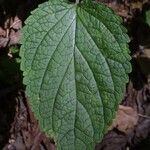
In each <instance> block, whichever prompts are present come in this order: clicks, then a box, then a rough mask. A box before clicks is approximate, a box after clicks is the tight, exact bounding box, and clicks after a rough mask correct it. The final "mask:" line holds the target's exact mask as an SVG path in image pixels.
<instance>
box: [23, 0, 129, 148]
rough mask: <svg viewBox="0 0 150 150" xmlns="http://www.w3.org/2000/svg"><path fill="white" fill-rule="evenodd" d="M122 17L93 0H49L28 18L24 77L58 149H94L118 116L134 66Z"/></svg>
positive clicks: (34, 105)
mask: <svg viewBox="0 0 150 150" xmlns="http://www.w3.org/2000/svg"><path fill="white" fill-rule="evenodd" d="M121 22H122V21H121V18H120V17H119V16H117V15H116V14H115V13H114V12H113V11H112V10H110V9H109V8H108V7H106V6H104V5H103V4H99V3H97V2H95V1H92V0H83V1H81V2H78V1H77V2H76V3H73V2H69V0H49V1H48V2H45V3H43V4H41V5H39V7H38V8H37V9H36V10H34V11H33V12H32V15H31V16H30V17H29V18H28V19H27V20H26V22H25V23H26V25H25V27H24V28H23V32H22V33H23V36H22V46H21V51H20V56H21V69H22V70H23V75H24V80H23V82H24V84H25V85H27V86H26V93H27V95H28V96H29V98H30V104H31V107H32V110H33V112H34V113H35V116H36V117H37V119H38V121H39V125H40V128H41V129H42V131H44V132H45V133H46V134H47V135H48V136H50V137H52V138H54V140H55V142H56V145H57V149H58V150H59V149H68V150H75V149H76V150H85V149H87V150H92V149H94V146H95V143H99V142H100V140H101V139H102V138H103V136H104V134H105V133H106V131H107V128H108V126H110V123H111V122H112V119H113V118H114V116H115V112H116V110H117V108H118V105H119V103H120V101H121V100H122V98H123V93H124V91H125V86H126V83H127V82H128V73H129V72H130V71H131V65H130V62H129V61H130V59H131V58H130V56H129V49H128V45H127V43H128V42H129V38H128V36H127V34H126V29H125V28H124V27H123V26H122V25H121Z"/></svg>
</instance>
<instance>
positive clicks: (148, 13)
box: [146, 10, 150, 26]
mask: <svg viewBox="0 0 150 150" xmlns="http://www.w3.org/2000/svg"><path fill="white" fill-rule="evenodd" d="M146 23H147V24H148V25H149V26H150V10H148V11H146Z"/></svg>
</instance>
